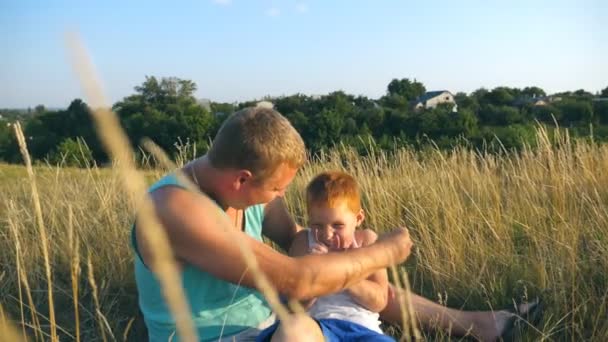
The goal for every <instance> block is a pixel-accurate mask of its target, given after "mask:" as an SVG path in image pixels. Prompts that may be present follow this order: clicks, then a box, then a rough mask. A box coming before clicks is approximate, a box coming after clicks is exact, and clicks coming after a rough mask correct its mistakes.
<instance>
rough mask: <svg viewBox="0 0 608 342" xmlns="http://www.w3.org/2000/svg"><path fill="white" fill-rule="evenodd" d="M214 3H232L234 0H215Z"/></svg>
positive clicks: (224, 4)
mask: <svg viewBox="0 0 608 342" xmlns="http://www.w3.org/2000/svg"><path fill="white" fill-rule="evenodd" d="M213 2H214V3H216V4H218V5H223V6H226V5H230V4H231V3H232V0H213Z"/></svg>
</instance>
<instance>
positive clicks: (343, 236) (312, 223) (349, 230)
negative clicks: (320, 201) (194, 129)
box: [308, 201, 364, 250]
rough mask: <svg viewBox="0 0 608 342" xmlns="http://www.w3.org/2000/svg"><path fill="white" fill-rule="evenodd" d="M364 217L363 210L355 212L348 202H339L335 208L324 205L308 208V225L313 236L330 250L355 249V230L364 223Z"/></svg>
mask: <svg viewBox="0 0 608 342" xmlns="http://www.w3.org/2000/svg"><path fill="white" fill-rule="evenodd" d="M363 217H364V216H363V210H360V211H359V212H358V213H355V212H353V211H352V210H351V209H350V208H348V206H347V204H346V201H340V202H338V204H337V205H335V206H334V207H333V208H330V207H328V206H323V205H312V207H310V208H308V223H309V227H310V229H311V230H312V233H313V236H314V237H315V238H316V240H317V242H319V243H322V244H324V245H326V246H327V247H328V248H329V249H330V250H342V249H347V248H351V247H353V243H354V242H355V229H356V228H357V226H359V224H361V222H363Z"/></svg>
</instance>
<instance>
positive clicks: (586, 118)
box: [556, 99, 593, 125]
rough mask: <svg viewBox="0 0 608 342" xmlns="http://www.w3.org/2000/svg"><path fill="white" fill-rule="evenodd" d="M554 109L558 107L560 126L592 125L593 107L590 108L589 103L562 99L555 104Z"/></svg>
mask: <svg viewBox="0 0 608 342" xmlns="http://www.w3.org/2000/svg"><path fill="white" fill-rule="evenodd" d="M556 107H558V108H559V110H560V111H561V122H560V123H561V124H564V125H575V124H584V125H588V124H590V123H592V120H593V107H592V106H591V101H588V100H587V101H585V100H580V99H579V100H577V99H564V100H562V101H560V102H557V104H556Z"/></svg>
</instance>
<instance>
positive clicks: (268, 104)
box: [255, 101, 274, 109]
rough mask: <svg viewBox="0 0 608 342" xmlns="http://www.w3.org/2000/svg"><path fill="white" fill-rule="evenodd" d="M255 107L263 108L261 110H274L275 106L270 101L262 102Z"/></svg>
mask: <svg viewBox="0 0 608 342" xmlns="http://www.w3.org/2000/svg"><path fill="white" fill-rule="evenodd" d="M255 106H256V107H261V108H268V109H273V108H274V104H272V102H270V101H260V102H258V103H257V104H256V105H255Z"/></svg>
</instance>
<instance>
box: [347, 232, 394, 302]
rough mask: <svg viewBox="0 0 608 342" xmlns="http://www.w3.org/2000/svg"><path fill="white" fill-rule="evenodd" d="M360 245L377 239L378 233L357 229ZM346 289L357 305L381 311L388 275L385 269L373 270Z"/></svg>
mask: <svg viewBox="0 0 608 342" xmlns="http://www.w3.org/2000/svg"><path fill="white" fill-rule="evenodd" d="M358 233H359V236H360V237H361V238H362V246H368V245H370V244H372V243H374V242H376V240H377V239H378V235H377V234H376V233H375V232H374V231H373V230H370V229H365V230H362V231H359V232H358ZM346 291H347V292H348V293H349V294H350V295H351V296H352V297H353V299H354V301H355V302H357V303H358V304H359V305H361V306H363V307H365V308H366V309H368V310H370V311H373V312H380V311H382V310H383V309H384V308H385V307H386V304H387V302H388V275H387V272H386V269H385V268H384V269H381V270H378V271H376V272H374V273H373V274H372V275H370V276H369V277H368V278H367V279H364V280H361V281H360V282H358V283H356V284H354V285H352V286H350V287H349V288H347V289H346Z"/></svg>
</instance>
